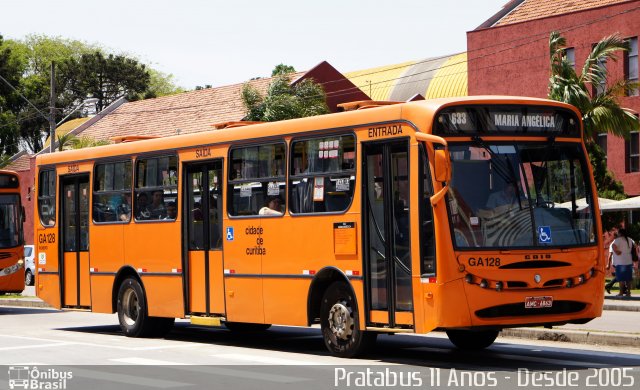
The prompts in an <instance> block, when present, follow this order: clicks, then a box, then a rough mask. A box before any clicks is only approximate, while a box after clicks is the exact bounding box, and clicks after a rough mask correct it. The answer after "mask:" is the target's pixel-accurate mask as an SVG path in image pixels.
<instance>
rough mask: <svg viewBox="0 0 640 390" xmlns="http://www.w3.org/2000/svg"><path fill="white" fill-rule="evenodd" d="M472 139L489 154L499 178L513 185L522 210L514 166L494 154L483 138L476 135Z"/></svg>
mask: <svg viewBox="0 0 640 390" xmlns="http://www.w3.org/2000/svg"><path fill="white" fill-rule="evenodd" d="M471 139H472V140H473V142H475V143H476V145H478V146H480V147H481V148H483V149H484V150H486V151H487V153H489V156H491V163H492V166H493V167H494V169H495V171H496V173H497V174H498V176H500V177H501V178H502V180H504V182H505V183H507V184H511V185H513V188H514V189H515V191H516V197H517V198H518V205H519V207H520V209H522V204H521V203H522V202H521V201H522V198H521V195H520V186H518V179H517V178H516V174H515V172H514V171H513V166H512V165H511V164H509V162H508V161H506V160H507V159H506V158H505V159H502V158H501V157H502V155H501V154H498V153H496V152H494V151H493V149H491V147H490V146H489V145H487V144H486V142H484V140H483V139H482V138H480V136H478V135H476V136H474V137H471Z"/></svg>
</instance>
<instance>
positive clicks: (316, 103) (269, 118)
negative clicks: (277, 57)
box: [241, 64, 329, 122]
mask: <svg viewBox="0 0 640 390" xmlns="http://www.w3.org/2000/svg"><path fill="white" fill-rule="evenodd" d="M293 72H295V69H294V68H293V67H292V66H287V65H283V64H280V65H277V66H276V68H275V69H274V70H273V72H272V73H273V74H274V75H275V77H274V78H273V80H272V81H271V84H269V87H268V89H267V94H266V96H262V95H261V94H260V92H259V91H258V90H257V89H256V88H255V87H253V86H252V85H251V84H250V83H246V84H244V85H243V87H242V92H241V97H242V103H243V105H244V107H245V108H246V110H247V115H246V117H245V118H244V120H249V121H265V122H274V121H279V120H285V119H293V118H303V117H308V116H313V115H322V114H326V113H328V112H329V108H328V107H327V103H326V95H325V93H324V89H323V88H322V86H321V85H320V84H317V83H316V82H314V81H313V80H310V79H306V80H302V81H300V82H298V83H296V84H294V85H291V79H290V77H291V73H293Z"/></svg>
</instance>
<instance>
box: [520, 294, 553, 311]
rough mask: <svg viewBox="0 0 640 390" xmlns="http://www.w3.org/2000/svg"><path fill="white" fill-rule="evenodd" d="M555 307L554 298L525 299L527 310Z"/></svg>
mask: <svg viewBox="0 0 640 390" xmlns="http://www.w3.org/2000/svg"><path fill="white" fill-rule="evenodd" d="M552 305H553V297H549V296H547V297H526V298H525V299H524V308H525V309H542V308H545V307H551V306H552Z"/></svg>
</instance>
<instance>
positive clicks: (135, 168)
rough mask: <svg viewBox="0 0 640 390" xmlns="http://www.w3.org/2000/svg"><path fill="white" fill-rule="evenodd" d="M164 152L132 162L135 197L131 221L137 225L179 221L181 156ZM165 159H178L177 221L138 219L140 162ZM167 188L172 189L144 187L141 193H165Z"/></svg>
mask: <svg viewBox="0 0 640 390" xmlns="http://www.w3.org/2000/svg"><path fill="white" fill-rule="evenodd" d="M162 152H165V153H145V154H140V155H138V156H136V157H135V159H133V160H132V163H133V164H132V168H133V175H132V176H133V186H131V190H132V191H133V196H132V198H131V214H132V215H131V221H134V222H135V223H142V224H147V223H170V222H176V221H177V220H178V219H179V216H180V215H179V213H180V208H179V207H178V203H179V201H180V195H181V194H180V172H181V171H180V155H179V153H166V152H167V151H166V150H163V151H162ZM163 157H168V158H171V157H175V158H176V180H177V183H176V187H175V189H176V218H175V219H164V218H163V219H137V218H136V216H135V210H136V203H137V200H136V199H137V193H138V191H137V190H138V187H137V185H138V162H139V161H140V160H150V159H154V158H155V159H160V158H163ZM165 188H171V187H164V186H156V187H142V189H141V190H140V192H152V193H153V192H155V191H163V192H164V189H165Z"/></svg>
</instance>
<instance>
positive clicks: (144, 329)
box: [117, 278, 175, 337]
mask: <svg viewBox="0 0 640 390" xmlns="http://www.w3.org/2000/svg"><path fill="white" fill-rule="evenodd" d="M117 308H118V321H119V322H120V328H122V332H123V333H124V334H125V336H127V337H162V336H164V335H166V334H167V333H169V332H170V331H171V329H172V328H173V324H174V322H175V318H164V317H149V315H148V314H147V313H148V312H147V299H146V297H145V295H144V290H143V289H142V286H141V285H140V282H138V280H137V279H135V278H127V279H125V280H124V282H122V284H121V285H120V289H119V290H118V304H117Z"/></svg>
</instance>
